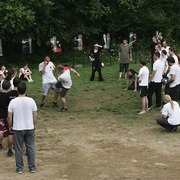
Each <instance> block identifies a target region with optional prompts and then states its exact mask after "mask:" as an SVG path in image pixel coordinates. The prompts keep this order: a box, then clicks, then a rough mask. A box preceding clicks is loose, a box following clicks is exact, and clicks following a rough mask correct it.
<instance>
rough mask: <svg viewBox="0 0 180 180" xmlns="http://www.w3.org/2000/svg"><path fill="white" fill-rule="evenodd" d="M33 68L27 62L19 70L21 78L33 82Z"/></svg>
mask: <svg viewBox="0 0 180 180" xmlns="http://www.w3.org/2000/svg"><path fill="white" fill-rule="evenodd" d="M31 74H32V72H31V70H30V69H29V67H28V64H25V65H24V67H22V68H20V70H19V78H20V79H22V80H28V82H33V80H32V77H31Z"/></svg>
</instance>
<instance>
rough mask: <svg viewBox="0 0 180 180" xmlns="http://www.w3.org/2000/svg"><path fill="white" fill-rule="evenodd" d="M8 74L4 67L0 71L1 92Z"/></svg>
mask: <svg viewBox="0 0 180 180" xmlns="http://www.w3.org/2000/svg"><path fill="white" fill-rule="evenodd" d="M7 72H8V71H7V70H6V67H5V66H4V65H2V66H1V70H0V90H2V82H3V80H4V79H5V78H6V76H7Z"/></svg>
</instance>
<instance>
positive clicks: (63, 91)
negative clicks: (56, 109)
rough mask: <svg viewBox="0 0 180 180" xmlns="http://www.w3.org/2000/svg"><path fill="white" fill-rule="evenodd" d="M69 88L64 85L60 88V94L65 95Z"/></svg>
mask: <svg viewBox="0 0 180 180" xmlns="http://www.w3.org/2000/svg"><path fill="white" fill-rule="evenodd" d="M68 90H69V89H66V88H64V87H62V88H60V96H61V97H65V95H66V93H67V92H68Z"/></svg>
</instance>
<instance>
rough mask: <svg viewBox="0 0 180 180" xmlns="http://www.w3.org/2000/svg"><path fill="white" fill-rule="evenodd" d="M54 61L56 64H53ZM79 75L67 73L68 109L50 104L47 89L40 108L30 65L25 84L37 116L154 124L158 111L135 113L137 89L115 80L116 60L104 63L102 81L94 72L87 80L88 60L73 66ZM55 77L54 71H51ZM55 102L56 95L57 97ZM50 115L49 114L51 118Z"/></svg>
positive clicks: (37, 86)
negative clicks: (69, 82)
mask: <svg viewBox="0 0 180 180" xmlns="http://www.w3.org/2000/svg"><path fill="white" fill-rule="evenodd" d="M56 65H57V64H56ZM130 68H134V69H136V70H137V71H139V68H140V67H139V64H135V63H131V64H130ZM75 69H76V70H77V71H78V72H79V73H80V74H81V77H80V78H78V77H76V75H75V74H73V73H72V74H71V76H72V80H73V86H72V88H71V89H70V90H69V91H68V93H67V95H66V98H67V104H68V112H67V113H64V114H63V113H61V112H59V109H60V108H58V109H57V108H52V107H51V103H52V101H53V93H52V92H50V93H49V95H48V96H47V98H46V104H45V107H44V108H40V107H39V104H40V99H41V82H42V80H41V74H40V73H39V72H38V67H36V68H34V69H32V71H33V75H32V77H33V80H34V82H33V83H27V84H28V96H30V97H32V98H34V99H35V101H36V103H37V105H38V109H39V116H40V118H42V119H43V120H44V121H49V120H51V121H52V120H53V121H59V119H61V118H62V117H66V118H67V119H69V120H73V121H74V120H78V121H81V120H82V121H92V122H93V121H94V122H96V121H101V120H102V121H104V122H107V123H118V124H122V125H126V126H144V125H147V124H154V123H155V118H156V117H157V116H158V115H159V116H160V112H158V111H155V110H153V111H152V113H151V112H148V113H147V114H144V115H138V114H137V111H139V110H141V98H140V97H139V93H138V92H133V91H124V90H123V88H124V87H125V84H126V80H125V79H121V80H118V79H117V77H118V70H119V64H118V63H117V62H116V61H115V60H114V61H113V62H112V65H111V66H109V65H108V63H105V66H104V67H103V69H102V74H103V78H104V82H99V81H98V74H96V78H95V81H93V82H91V81H89V78H90V74H91V64H90V63H86V65H85V66H84V67H82V68H75ZM55 76H56V77H57V72H55ZM58 103H59V105H60V104H61V103H60V98H59V102H58ZM52 115H53V118H52Z"/></svg>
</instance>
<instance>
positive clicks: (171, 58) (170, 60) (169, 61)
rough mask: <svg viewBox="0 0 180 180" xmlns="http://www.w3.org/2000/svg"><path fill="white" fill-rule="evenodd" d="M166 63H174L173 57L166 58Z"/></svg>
mask: <svg viewBox="0 0 180 180" xmlns="http://www.w3.org/2000/svg"><path fill="white" fill-rule="evenodd" d="M167 62H168V63H175V59H174V58H173V57H171V56H169V57H168V58H167Z"/></svg>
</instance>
